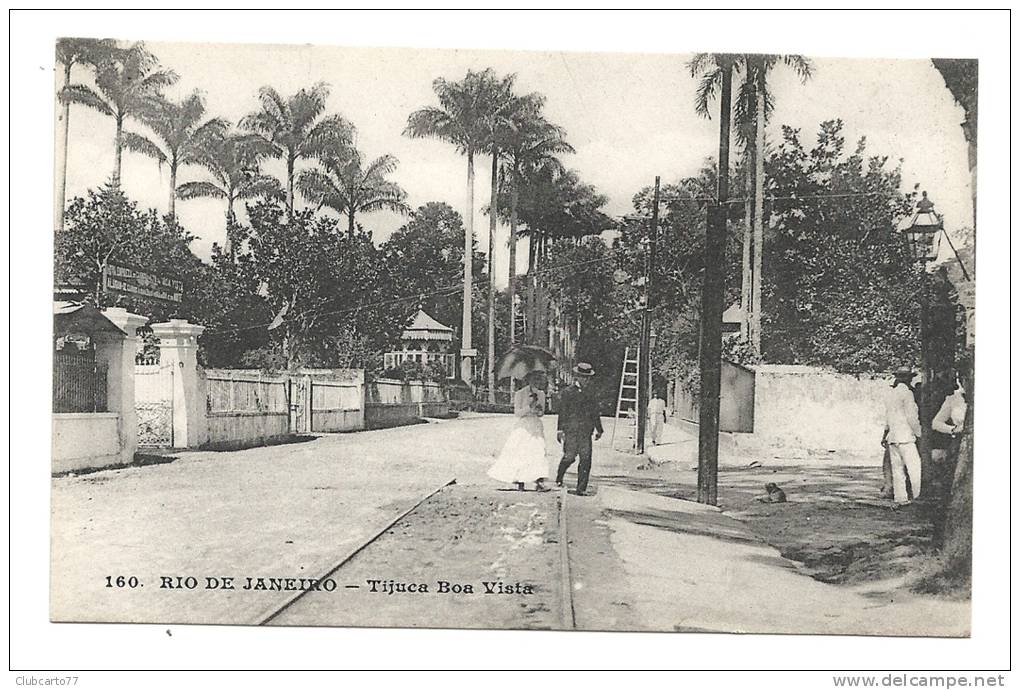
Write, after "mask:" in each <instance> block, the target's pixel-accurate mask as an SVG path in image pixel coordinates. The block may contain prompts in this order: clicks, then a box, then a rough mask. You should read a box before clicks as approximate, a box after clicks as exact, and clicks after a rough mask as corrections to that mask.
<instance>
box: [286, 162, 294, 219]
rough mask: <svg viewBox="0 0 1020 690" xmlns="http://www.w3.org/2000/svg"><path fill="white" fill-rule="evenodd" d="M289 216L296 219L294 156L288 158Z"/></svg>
mask: <svg viewBox="0 0 1020 690" xmlns="http://www.w3.org/2000/svg"><path fill="white" fill-rule="evenodd" d="M287 215H288V216H290V217H291V218H293V217H294V156H293V155H288V156H287Z"/></svg>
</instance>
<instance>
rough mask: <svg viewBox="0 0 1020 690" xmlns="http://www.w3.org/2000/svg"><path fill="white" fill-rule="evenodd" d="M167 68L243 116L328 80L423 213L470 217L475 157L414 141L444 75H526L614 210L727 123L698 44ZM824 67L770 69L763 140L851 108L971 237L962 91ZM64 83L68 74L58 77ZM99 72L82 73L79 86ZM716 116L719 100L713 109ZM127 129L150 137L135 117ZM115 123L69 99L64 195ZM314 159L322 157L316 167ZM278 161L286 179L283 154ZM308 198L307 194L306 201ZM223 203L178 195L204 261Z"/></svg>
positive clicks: (144, 167) (212, 108) (902, 72)
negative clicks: (692, 48) (696, 54)
mask: <svg viewBox="0 0 1020 690" xmlns="http://www.w3.org/2000/svg"><path fill="white" fill-rule="evenodd" d="M147 45H148V47H149V49H150V50H151V51H152V52H153V53H154V54H155V55H156V56H157V57H158V58H159V60H160V62H161V63H162V64H163V65H164V66H166V67H168V68H170V69H173V70H174V71H176V72H177V73H178V74H179V75H180V77H181V79H180V81H179V83H178V84H177V85H175V86H174V87H172V88H171V89H169V90H168V92H167V93H168V95H170V96H173V97H181V96H183V95H185V94H188V93H190V92H191V91H193V90H196V89H197V90H199V91H201V92H202V93H203V94H204V95H205V98H206V103H207V109H208V113H209V115H210V116H222V117H226V118H227V119H229V120H231V121H232V122H235V123H236V122H237V121H238V120H240V119H241V118H242V117H243V116H244V115H246V114H247V113H249V112H251V111H253V110H255V109H256V108H257V106H258V101H257V91H258V89H259V88H260V87H261V86H263V85H271V86H273V87H274V88H276V89H277V90H278V91H279V92H280V93H281V94H283V95H285V96H287V95H289V94H292V93H294V92H295V91H297V90H298V89H300V88H302V87H307V86H311V85H313V84H315V83H317V82H320V81H322V82H325V83H327V84H328V85H329V86H330V96H329V99H328V102H327V111H328V112H330V113H334V112H336V113H340V114H342V115H343V116H344V117H346V118H347V119H348V120H350V121H351V122H353V123H354V125H355V126H356V127H357V139H356V144H357V146H358V148H359V149H360V150H361V151H362V152H363V153H364V154H365V155H366V156H367V157H369V158H374V157H376V156H379V155H382V154H391V155H394V156H396V158H397V159H398V160H399V162H400V164H399V167H398V168H397V170H396V172H395V173H394V174H393V175H391V179H392V180H394V181H396V182H398V183H399V184H400V185H401V186H402V187H403V188H404V189H405V190H406V191H407V194H408V203H409V205H410V206H411V208H417V207H418V206H420V205H422V204H424V203H426V202H429V201H445V202H447V203H449V204H450V205H451V206H452V207H454V208H455V209H457V210H458V211H460V212H461V213H464V210H465V207H466V160H465V158H464V157H463V156H460V155H458V154H457V152H456V151H455V149H454V147H453V146H451V145H449V144H446V143H444V142H441V141H435V140H428V139H410V138H408V137H405V136H403V135H402V132H403V129H404V127H405V125H406V122H407V117H408V115H409V114H410V113H411V112H412V111H414V110H415V109H417V108H420V107H423V106H426V105H434V104H436V103H437V100H436V97H435V94H434V92H433V91H432V81H433V80H434V79H435V78H437V77H445V78H447V79H451V80H456V79H460V78H462V77H463V76H464V74H465V72H466V71H467V70H468V69H484V68H485V67H492V68H494V69H495V70H496V71H497V72H499V73H501V74H506V73H515V74H516V75H517V87H518V91H519V92H521V93H526V92H531V91H537V92H539V93H542V94H544V95H545V96H546V97H547V102H546V109H545V112H546V116H547V117H548V118H549V119H550V120H551V121H553V122H555V123H557V124H560V125H561V126H563V127H564V128H565V129H566V132H567V139H568V141H570V143H571V144H572V145H573V146H574V148H575V149H576V153H575V154H570V155H565V156H563V162H564V163H565V165H566V166H567V167H569V168H572V169H575V170H577V171H578V172H579V174H580V176H581V179H582V180H583V181H585V182H587V183H589V184H593V185H594V186H595V187H596V188H597V189H598V191H599V192H601V193H603V194H605V195H606V196H607V197H608V199H609V203H608V205H607V207H606V209H605V210H606V211H607V213H609V214H610V215H614V216H620V215H623V214H626V213H629V212H631V210H632V207H631V199H632V197H633V195H634V194H635V193H636V192H637V191H638V190H639V189H641V188H642V187H644V186H648V185H651V184H652V183H653V181H654V178H655V176H656V175H659V176H661V177H662V179H663V182H664V183H669V182H674V181H676V180H678V179H680V178H682V177H686V176H689V175H694V174H696V173H697V171H698V169H699V168H700V166H701V164H702V162H703V161H704V160H705V159H706V158H707V157H709V156H714V155H715V153H716V150H717V147H718V125H717V120H715V119H713V120H706V119H702V118H699V117H698V116H697V115H696V114H695V112H694V107H693V103H694V96H695V87H696V80H695V79H693V78H692V77H691V76H690V75H689V73H688V72H687V69H686V63H687V61H688V60H689V59H690V57H691V56H690V55H689V54H679V53H677V54H621V53H579V52H524V51H481V50H426V49H397V48H378V49H377V48H342V47H329V46H311V45H300V46H299V45H291V46H282V45H257V44H247V45H245V44H229V45H228V44H211V43H206V44H203V43H155V42H149V43H147ZM812 61H813V63H814V66H815V74H814V76H813V77H812V78H811V79H810V80H809V81H808V82H807V83H806V84H801V83H800V81H799V80H798V79H797V78H796V76H795V75H794V74H793V73H792V71H790V70H787V69H786V68H784V67H782V66H780V67H777V68H776V69H775V71H774V72H773V73H772V75H771V77H770V84H771V88H772V89H773V92H774V94H775V98H776V110H775V113H774V115H773V118H772V120H771V121H770V124H769V127H768V129H767V132H766V136H767V137H769V138H770V139H772V140H775V139H777V138H778V136H779V131H780V127H781V126H782V125H789V126H793V127H796V128H800V129H801V130H802V135H803V139H804V142H805V144H806V145H810V144H811V143H812V142H813V141H814V136H815V132H816V131H817V129H818V125H819V123H821V122H823V121H824V120H828V119H834V118H840V119H842V120H843V122H844V132H845V135H846V139H847V146H848V148H852V146H853V142H855V141H856V140H857V139H858V138H859V137H861V136H866V137H867V141H868V151H869V152H871V153H875V154H881V155H888V156H890V163H889V165H895V163H896V161H897V160H898V159H902V161H903V163H902V165H903V187H904V190H908V189H910V188H912V187H913V186H914V184H915V183H919V184H920V185H921V188H923V189H926V190H927V191H928V193H929V196H930V197H931V198H932V200H933V201H934V202H935V204H936V208H937V210H938V211H939V212H940V213H942V214H943V215H944V216H945V222H946V228H947V229H948V230H949V231H950V233H952V234H954V235H957V236H960V237H962V236H963V234H965V233H963V232H962V231H963V230H964V229H965V228H969V227H970V226H971V224H972V221H971V218H972V208H971V196H970V188H969V184H970V176H969V172H968V168H967V147H966V141H965V140H964V136H963V131H962V129H961V128H960V123H961V122H962V121H963V110H962V108H960V107H959V106H958V105H956V103H955V102H954V101H953V99H952V97H951V95H950V94H949V92H948V90H946V88H945V86H944V83H943V82H942V78H941V76H940V75H939V74H938V72H936V71H935V69H934V68H933V67H932V66H931V63H930V62H929V61H928V60H877V59H876V60H869V59H861V58H853V59H835V58H821V59H815V58H812ZM58 79H60V77H59V76H58ZM87 79H88V75H87V73H86V72H85V71H84V69H81V70H76V71H75V73H74V75H73V76H72V80H73V81H85V80H87ZM715 112H716V117H717V113H718V110H717V108H716V110H715ZM125 129H128V130H136V131H140V132H144V131H145V128H144V127H143V126H142V125H140V124H138V123H136V122H129V123H128V124H127V125H126V127H125ZM113 138H114V124H113V121H112V119H109V118H105V117H103V116H101V115H99V114H98V113H95V112H94V111H89V110H85V109H83V108H79V107H73V108H72V113H71V126H70V136H69V142H70V144H69V156H68V165H67V175H68V177H67V195H68V198H69V199H70V198H72V197H74V196H76V195H84V194H85V193H86V191H87V190H88V189H91V188H96V187H98V186H100V185H102V184H103V183H104V182H105V181H107V180H108V179H109V177H110V174H111V172H112V169H113V160H114V147H113ZM302 165H304V166H311V165H314V163H311V162H306V163H303V164H302ZM266 171H267V172H269V173H271V174H275V175H277V176H279V177H281V178H283V176H284V168H283V163H282V162H280V161H271V162H269V163H268V164H267V165H266ZM206 175H207V173H205V171H203V170H202V169H201V168H185V169H183V170H181V171H179V172H178V183H179V184H180V183H182V182H185V181H189V180H199V179H205V178H206ZM122 178H123V185H124V187H125V190H126V191H127V193H128V195H129V196H130V197H131V198H133V199H135V200H137V201H138V202H139V203H140V204H141V205H142V206H144V207H152V208H156V209H157V210H159V211H160V212H165V211H166V209H167V203H168V195H169V174H168V172H167V170H166V168H165V167H164V168H163V169H162V170H161V169H160V168H159V166H158V165H157V163H156V162H155V161H154V160H152V159H149V158H146V157H143V156H141V155H139V154H135V153H132V152H127V151H126V152H125V153H124V162H123V173H122ZM489 192H490V185H489V159H487V158H485V157H481V158H479V159H478V160H477V162H476V182H475V208H476V214H475V231H476V236H477V238H478V241H479V244H480V247H481V248H482V249H483V250H486V251H487V248H488V218H487V216H485V215H484V214H482V213H481V208H482V206H484V205H485V204H486V203H487V202H488V199H489ZM302 204H303V201H302V200H300V199H299V200H298V206H299V207H301V205H302ZM224 211H225V202H223V201H220V200H192V201H178V203H177V213H178V217H179V219H180V221H181V222H182V223H183V224H184V226H185V227H186V228H187V229H188V230H189V231H190V232H191V233H192V234H194V235H197V236H198V239H197V240H196V241H195V242H194V243H193V244H192V249H193V250H194V251H195V253H196V254H197V255H198V256H200V257H202V258H208V256H209V253H210V249H211V246H212V243H214V242H218V243H221V244H222V242H223V239H224V234H225V232H224ZM358 221H359V222H360V223H362V224H363V225H364V226H365V227H366V228H368V229H370V230H371V231H372V232H373V236H374V238H375V240H376V242H382V241H384V240H385V239H386V238H387V237H388V236H389V235H390V234H391V233H392V232H393V231H394V230H396V229H397V228H399V227H400V225H401V224H403V223H404V222H406V218H404V217H401V216H399V215H397V214H393V213H390V212H378V213H374V214H362V215H360V216H359V217H358ZM508 235H509V231H508V228H507V227H504V226H502V225H501V226H500V227H499V229H498V232H497V236H496V242H497V252H496V257H495V270H496V271H497V276H498V282H500V283H501V284H505V283H506V275H507V268H508V265H507V264H508V251H507V241H508V239H507V238H508ZM526 261H527V251H526V244H524V243H522V245H521V249H520V250H519V252H518V262H519V263H518V270H523V269H524V268H525V264H526Z"/></svg>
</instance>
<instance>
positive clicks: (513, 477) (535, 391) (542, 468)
mask: <svg viewBox="0 0 1020 690" xmlns="http://www.w3.org/2000/svg"><path fill="white" fill-rule="evenodd" d="M526 381H527V383H526V384H525V386H524V387H523V388H521V389H520V390H519V391H517V392H516V393H515V394H514V417H516V419H517V421H516V423H515V424H514V427H513V430H512V431H511V432H510V435H509V436H508V437H507V440H506V443H505V444H504V445H503V450H502V451H501V452H500V454H499V457H498V458H497V459H496V462H495V464H493V466H492V467H490V468H489V472H488V474H489V476H490V477H492V478H493V479H495V480H497V481H501V482H509V483H512V484H515V485H516V486H517V490H518V491H524V485H525V484H530V483H531V482H534V483H535V490H536V491H548V490H549V489H548V488H547V487H546V486H545V483H544V482H545V479H546V477H548V476H549V461H548V460H547V459H546V457H545V428H544V427H543V426H542V416H543V415H544V414H545V389H546V386H547V380H546V375H545V373H544V372H541V371H533V372H531V373H530V374H528V377H527V379H526Z"/></svg>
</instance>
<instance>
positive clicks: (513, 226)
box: [507, 179, 517, 346]
mask: <svg viewBox="0 0 1020 690" xmlns="http://www.w3.org/2000/svg"><path fill="white" fill-rule="evenodd" d="M507 281H508V282H507V290H508V292H509V294H510V345H511V346H513V345H516V344H517V307H516V305H515V303H514V300H515V299H516V296H517V180H516V179H514V180H513V182H512V188H511V190H510V269H509V271H508V275H507Z"/></svg>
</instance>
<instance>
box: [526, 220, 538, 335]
mask: <svg viewBox="0 0 1020 690" xmlns="http://www.w3.org/2000/svg"><path fill="white" fill-rule="evenodd" d="M538 256H539V234H538V232H537V231H535V229H534V228H528V233H527V279H526V285H527V295H526V301H525V303H524V340H525V342H526V343H528V344H530V345H533V344H534V267H535V261H537V260H538Z"/></svg>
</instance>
